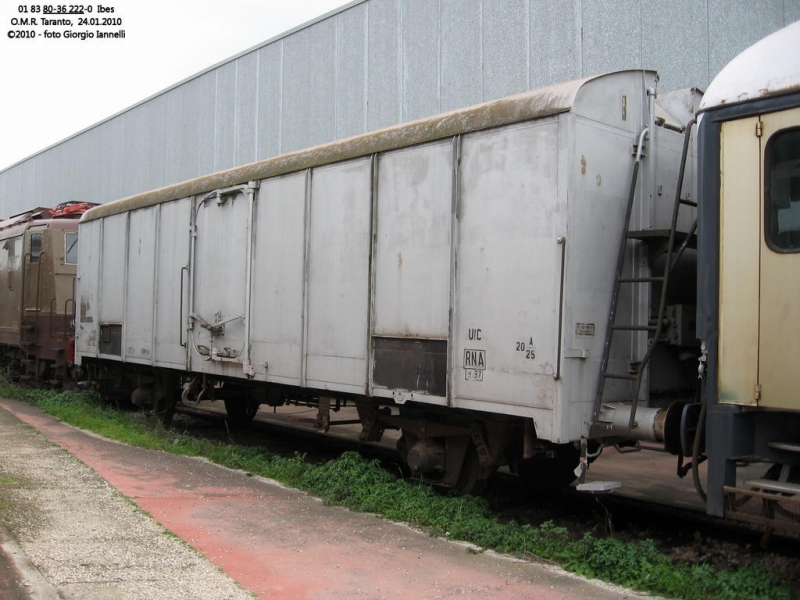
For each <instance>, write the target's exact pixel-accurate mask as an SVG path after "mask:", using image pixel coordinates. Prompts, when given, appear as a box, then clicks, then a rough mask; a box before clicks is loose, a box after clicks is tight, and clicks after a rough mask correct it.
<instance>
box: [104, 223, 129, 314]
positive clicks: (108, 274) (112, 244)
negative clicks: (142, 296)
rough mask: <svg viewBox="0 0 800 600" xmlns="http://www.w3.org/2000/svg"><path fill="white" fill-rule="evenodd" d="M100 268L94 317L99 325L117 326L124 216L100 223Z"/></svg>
mask: <svg viewBox="0 0 800 600" xmlns="http://www.w3.org/2000/svg"><path fill="white" fill-rule="evenodd" d="M101 239H102V242H101V256H102V259H101V265H100V271H101V274H100V282H99V283H100V285H99V289H100V295H99V296H100V297H99V305H98V311H97V315H98V317H99V321H100V323H115V324H120V323H122V321H123V316H124V314H125V306H124V301H125V288H126V282H127V281H128V279H127V278H126V272H125V271H126V266H127V262H128V261H127V256H126V254H127V239H128V214H127V213H125V214H120V215H114V216H113V217H110V218H108V219H105V220H104V221H103V228H102V238H101Z"/></svg>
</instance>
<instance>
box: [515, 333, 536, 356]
mask: <svg viewBox="0 0 800 600" xmlns="http://www.w3.org/2000/svg"><path fill="white" fill-rule="evenodd" d="M517 352H521V353H522V354H523V355H524V356H525V358H526V359H527V360H533V359H534V358H536V350H535V349H534V347H533V338H530V339H529V340H528V341H527V342H517Z"/></svg>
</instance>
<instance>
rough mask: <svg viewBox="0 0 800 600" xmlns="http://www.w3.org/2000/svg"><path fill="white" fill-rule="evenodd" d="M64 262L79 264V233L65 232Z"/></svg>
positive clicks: (66, 263)
mask: <svg viewBox="0 0 800 600" xmlns="http://www.w3.org/2000/svg"><path fill="white" fill-rule="evenodd" d="M64 264H65V265H77V264H78V234H77V233H73V232H67V233H65V234H64Z"/></svg>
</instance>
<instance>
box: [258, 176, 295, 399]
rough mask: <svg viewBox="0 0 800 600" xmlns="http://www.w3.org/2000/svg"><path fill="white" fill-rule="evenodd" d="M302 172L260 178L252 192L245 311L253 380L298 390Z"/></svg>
mask: <svg viewBox="0 0 800 600" xmlns="http://www.w3.org/2000/svg"><path fill="white" fill-rule="evenodd" d="M305 194H306V176H305V173H304V172H300V173H296V174H294V175H287V176H285V177H276V178H274V179H266V180H264V181H263V182H262V183H261V188H260V189H259V192H258V206H257V210H256V225H255V249H254V252H255V256H254V277H253V287H252V298H253V310H252V311H251V319H250V322H251V336H252V346H251V352H252V362H253V367H254V369H255V376H256V378H257V379H261V380H267V381H271V382H275V383H284V384H288V385H300V384H301V375H302V365H303V358H302V354H303V312H304V311H303V308H304V301H303V294H304V289H305V287H304V285H305V276H304V264H305V220H306V219H305V213H306V211H305V208H306V206H305V205H306V203H305Z"/></svg>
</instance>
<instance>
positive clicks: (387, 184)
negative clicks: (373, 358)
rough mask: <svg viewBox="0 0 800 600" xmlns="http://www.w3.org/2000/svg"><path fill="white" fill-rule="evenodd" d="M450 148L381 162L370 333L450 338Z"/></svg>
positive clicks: (431, 147) (440, 145) (429, 148)
mask: <svg viewBox="0 0 800 600" xmlns="http://www.w3.org/2000/svg"><path fill="white" fill-rule="evenodd" d="M452 154H453V151H452V144H451V143H450V141H449V140H445V141H442V142H437V143H435V144H426V145H424V146H415V147H413V148H410V149H405V150H397V151H394V152H387V153H386V154H383V155H381V157H380V159H379V161H378V205H377V211H378V215H377V230H376V236H377V240H376V249H375V274H376V275H375V291H374V295H375V322H374V324H373V335H377V336H385V337H396V338H405V337H414V338H425V339H442V340H446V339H447V337H448V331H449V327H450V326H449V306H450V220H451V218H452V217H451V215H452V211H451V204H452V179H453V177H452Z"/></svg>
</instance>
